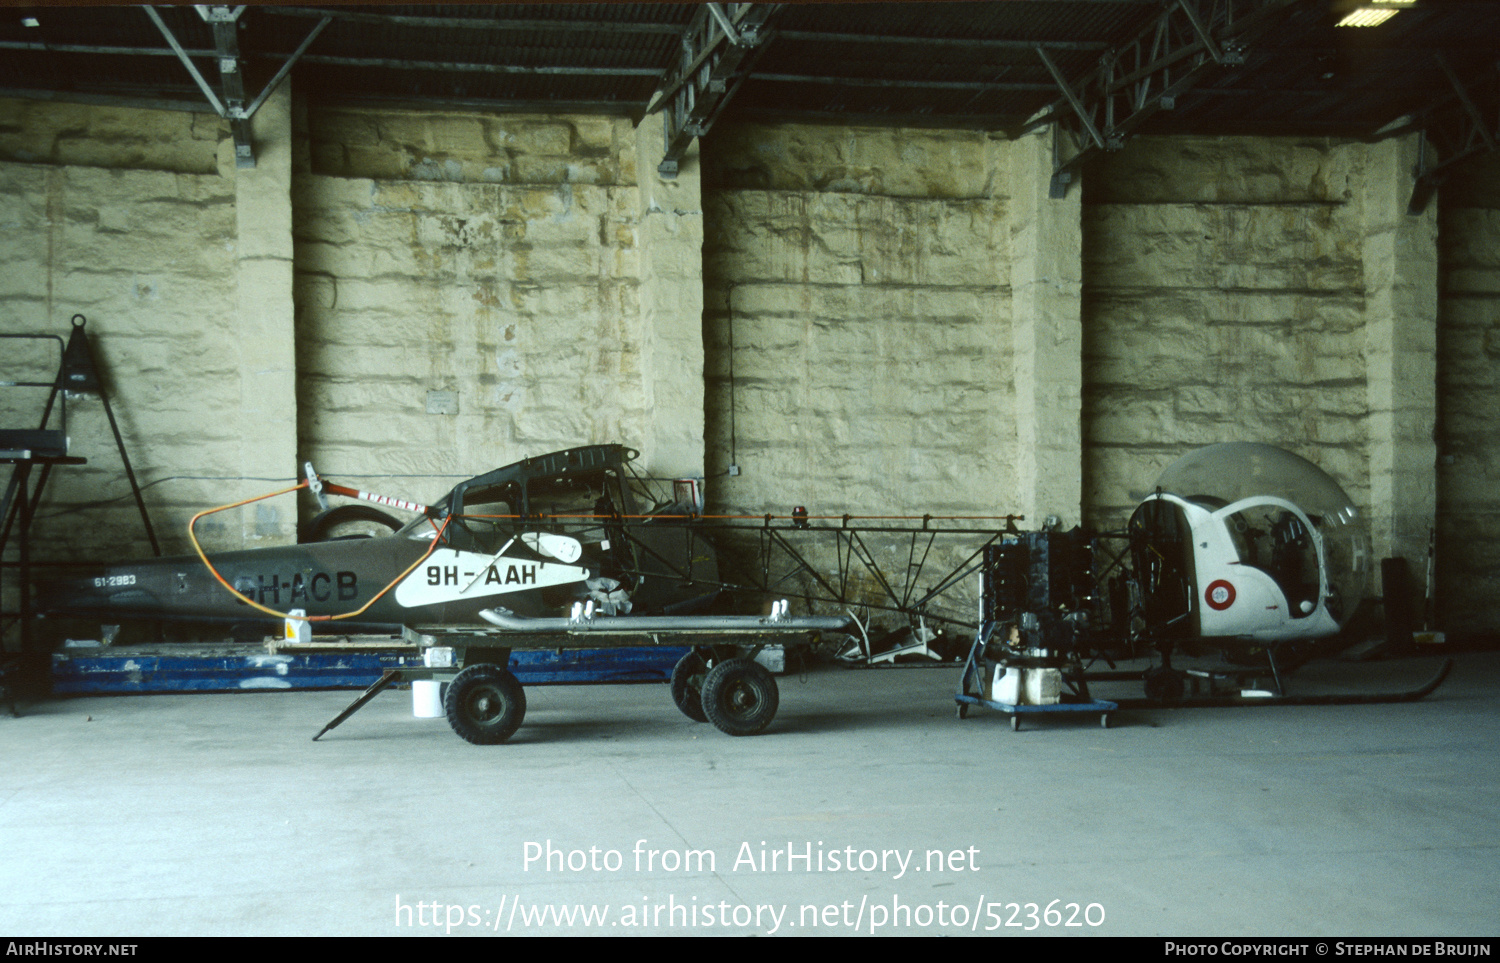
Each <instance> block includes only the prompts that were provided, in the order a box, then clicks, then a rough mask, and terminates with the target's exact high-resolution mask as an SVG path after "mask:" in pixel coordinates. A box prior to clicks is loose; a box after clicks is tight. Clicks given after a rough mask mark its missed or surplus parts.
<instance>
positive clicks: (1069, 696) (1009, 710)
mask: <svg viewBox="0 0 1500 963" xmlns="http://www.w3.org/2000/svg"><path fill="white" fill-rule="evenodd" d="M994 631H995V624H994V623H993V622H985V623H984V624H982V625H981V626H980V627H979V634H978V635H977V636H976V637H975V639H974V644H973V645H972V646H971V647H970V648H969V657H968V658H967V659H965V660H964V670H963V677H962V678H961V679H960V680H959V686H958V691H957V692H956V693H954V695H953V701H954V702H955V703H957V705H958V717H959V718H960V719H964V718H967V717H968V715H969V707H970V706H982V707H984V708H986V709H994V710H995V711H997V712H1003V713H1005V714H1006V715H1008V716H1010V728H1011V731H1012V732H1015V731H1017V730H1019V729H1020V728H1021V719H1022V718H1023V717H1024V716H1055V715H1069V714H1076V713H1080V712H1097V713H1099V727H1100V728H1102V729H1108V728H1109V714H1110V713H1111V712H1114V711H1115V710H1116V709H1118V708H1119V705H1118V704H1117V703H1114V702H1106V701H1104V700H1102V699H1094V698H1091V697H1090V696H1089V695H1088V686H1087V685H1086V684H1083V683H1081V682H1080V683H1079V691H1078V692H1064V693H1062V696H1061V701H1059V702H1056V703H1052V704H1050V705H1024V704H1017V703H1012V702H997V701H995V700H994V699H986V698H984V697H983V692H984V677H985V670H986V668H987V664H986V662H985V659H984V646H985V643H986V642H988V641H989V639H990V636H991V635H992V634H993V633H994ZM971 682H972V683H973V687H972V690H971V687H970V683H971Z"/></svg>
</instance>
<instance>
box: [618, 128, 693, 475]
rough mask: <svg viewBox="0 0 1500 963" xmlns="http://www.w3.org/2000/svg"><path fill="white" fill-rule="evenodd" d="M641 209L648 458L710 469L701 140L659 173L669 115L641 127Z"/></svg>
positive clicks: (668, 469) (675, 467) (664, 466)
mask: <svg viewBox="0 0 1500 963" xmlns="http://www.w3.org/2000/svg"><path fill="white" fill-rule="evenodd" d="M635 143H636V164H635V168H636V177H637V184H638V187H639V195H640V208H639V211H638V220H637V224H638V225H639V227H638V230H637V240H636V244H637V250H638V251H639V252H640V309H641V320H642V331H643V336H642V343H641V377H642V379H643V380H644V382H645V388H646V403H647V406H648V408H649V410H650V412H651V421H650V427H649V429H648V431H647V437H645V438H642V439H640V445H641V455H642V460H643V461H644V462H645V465H646V467H647V469H649V470H650V471H651V472H652V473H654V474H656V475H660V476H672V477H691V476H702V475H703V451H704V443H703V403H704V395H703V385H704V381H703V377H704V376H703V198H702V194H701V192H700V188H699V181H700V178H699V165H698V147H697V145H696V144H694V145H693V146H691V147H689V148H688V149H687V151H686V153H684V154H683V156H682V158H681V160H680V162H679V164H678V172H677V176H676V177H675V178H674V179H673V180H665V179H663V178H662V177H661V176H660V175H659V174H658V173H657V170H656V168H657V165H658V164H660V163H661V160H662V157H663V154H664V139H663V133H662V115H661V114H653V115H652V116H649V117H647V118H646V119H645V120H643V121H641V123H640V124H639V125H638V126H637V127H636V130H635Z"/></svg>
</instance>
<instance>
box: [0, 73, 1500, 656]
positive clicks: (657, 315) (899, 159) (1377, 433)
mask: <svg viewBox="0 0 1500 963" xmlns="http://www.w3.org/2000/svg"><path fill="white" fill-rule="evenodd" d="M262 110H263V113H262V114H261V115H258V117H257V124H258V125H260V126H259V127H258V130H257V139H258V144H259V146H260V148H261V149H260V151H259V153H258V162H259V163H258V166H257V168H256V169H255V170H254V171H253V172H246V171H242V170H237V169H236V168H235V167H234V165H233V159H232V156H231V150H230V141H229V138H228V131H227V128H226V127H224V126H223V125H221V124H220V123H219V122H218V121H217V120H215V119H213V118H211V117H207V116H205V115H198V114H186V113H183V114H175V113H174V114H165V113H158V112H150V111H123V110H120V109H113V108H99V107H83V106H76V105H51V104H49V105H36V104H28V103H23V102H14V101H0V223H3V224H5V225H6V227H7V231H6V232H5V234H4V235H3V237H0V330H3V331H6V332H14V331H34V332H38V333H57V334H60V335H66V333H67V320H68V318H69V317H71V315H72V314H74V313H83V314H85V315H87V316H88V317H89V331H90V332H91V333H92V334H93V335H94V339H95V346H96V351H97V352H98V356H99V360H100V363H101V366H102V367H103V369H104V372H105V376H106V378H107V380H108V382H109V385H110V388H111V391H112V397H113V398H114V400H115V405H116V411H117V413H118V414H119V416H120V421H121V428H122V430H123V431H124V434H125V439H126V443H127V445H128V446H129V450H130V452H131V455H132V458H133V460H134V462H135V465H136V468H137V471H138V473H139V474H140V475H141V478H142V480H143V481H144V482H145V483H146V484H147V486H148V487H147V500H148V504H149V505H150V506H151V508H152V512H153V518H154V519H155V520H156V521H157V524H158V530H159V531H160V532H162V534H163V541H164V543H165V547H166V549H167V550H168V551H169V552H176V551H182V550H183V549H184V548H185V542H184V539H183V535H182V527H183V524H184V523H185V521H186V518H187V516H188V515H189V514H191V512H193V511H197V510H201V509H202V508H206V507H209V506H211V505H215V504H220V503H223V502H227V501H230V500H233V499H237V498H240V497H244V496H246V495H250V494H255V493H259V492H263V491H266V490H268V489H269V488H272V487H275V486H276V485H277V484H278V483H281V482H286V481H290V480H291V478H292V477H293V475H294V474H295V472H296V471H297V466H298V464H299V463H300V461H301V460H302V459H304V458H310V459H311V460H313V461H314V463H315V464H316V465H317V466H318V467H319V469H320V470H321V471H322V472H324V473H325V474H327V475H329V476H330V477H334V478H336V479H340V480H345V481H351V482H354V483H356V484H359V485H361V486H362V487H366V488H371V489H375V490H380V491H388V492H389V493H391V494H396V495H405V496H409V497H413V498H417V499H431V498H434V497H437V496H438V495H440V494H441V493H442V492H443V491H444V490H446V488H447V487H449V485H450V484H451V483H452V481H453V480H454V479H455V478H457V477H461V476H467V475H469V474H472V473H474V472H477V471H480V470H483V469H486V468H490V467H493V466H494V465H496V464H499V463H503V462H507V461H510V460H513V459H515V458H519V457H522V456H524V455H526V454H531V453H539V452H543V451H547V450H551V449H554V448H559V447H565V446H568V445H575V444H583V443H590V442H598V441H620V442H623V443H625V444H630V445H633V446H635V447H637V448H639V449H641V451H642V452H643V456H644V457H643V462H644V467H645V468H646V469H647V470H648V471H651V472H653V473H656V474H660V475H669V476H681V475H695V474H707V475H708V476H709V478H708V485H707V493H708V499H709V508H710V511H713V512H716V513H746V514H755V515H759V514H761V513H764V512H768V511H770V512H776V513H786V512H788V511H790V509H791V508H792V507H793V506H794V505H805V506H807V507H808V508H809V509H810V511H811V512H812V513H813V514H815V515H817V514H831V515H842V514H844V513H846V512H847V513H850V514H854V515H891V514H914V515H921V514H924V513H931V514H934V515H943V514H953V515H986V514H996V515H998V514H1004V513H1008V512H1018V511H1019V512H1024V513H1025V514H1026V515H1027V522H1026V524H1027V525H1028V526H1034V525H1037V524H1040V522H1041V521H1042V519H1043V518H1045V517H1046V516H1047V515H1051V514H1055V515H1057V516H1059V518H1061V519H1062V520H1063V523H1064V524H1067V525H1071V524H1073V523H1074V522H1075V521H1084V522H1086V523H1092V524H1098V525H1105V526H1113V525H1118V524H1119V523H1120V522H1122V521H1123V520H1124V518H1125V516H1126V514H1127V513H1128V511H1129V509H1130V507H1131V506H1132V505H1133V503H1134V500H1135V498H1136V497H1137V496H1138V495H1140V494H1142V493H1144V491H1145V490H1146V489H1147V488H1148V486H1149V485H1150V484H1151V482H1152V481H1153V480H1154V479H1155V477H1156V475H1157V473H1158V472H1159V471H1160V470H1161V468H1163V467H1164V466H1165V465H1166V464H1168V463H1169V462H1170V461H1172V460H1173V459H1174V458H1176V457H1177V456H1178V455H1180V454H1182V453H1185V452H1186V451H1188V450H1190V449H1191V448H1193V447H1196V446H1197V445H1200V444H1207V443H1210V442H1215V441H1223V440H1236V439H1239V440H1259V441H1268V442H1272V443H1276V444H1281V445H1284V446H1287V447H1290V448H1292V449H1293V450H1295V451H1297V452H1299V453H1300V454H1302V455H1304V456H1306V457H1308V458H1310V459H1311V460H1313V461H1314V462H1316V463H1318V464H1319V465H1321V466H1323V467H1324V468H1325V469H1327V470H1328V471H1329V472H1330V473H1331V474H1332V475H1333V476H1334V477H1335V478H1336V479H1337V480H1338V481H1339V482H1340V483H1341V484H1342V485H1343V486H1344V487H1345V489H1346V490H1348V491H1349V492H1350V494H1351V495H1352V496H1353V497H1354V499H1355V501H1356V503H1358V504H1359V505H1360V507H1361V508H1362V509H1364V510H1366V512H1367V515H1368V517H1369V519H1370V524H1371V533H1372V536H1373V537H1374V538H1375V541H1376V543H1377V544H1376V550H1377V553H1378V555H1379V554H1386V553H1391V554H1401V555H1403V556H1404V557H1406V558H1407V559H1408V560H1409V561H1411V562H1412V563H1413V567H1414V571H1415V572H1416V574H1417V575H1418V577H1419V582H1420V579H1421V575H1422V570H1423V565H1422V563H1423V561H1424V556H1425V542H1426V532H1427V530H1428V528H1429V526H1431V525H1432V524H1436V525H1437V527H1438V529H1439V533H1440V542H1439V553H1438V559H1439V565H1438V578H1439V585H1438V594H1439V597H1440V599H1443V600H1444V601H1443V602H1442V603H1441V604H1442V609H1441V612H1442V614H1443V616H1444V617H1445V618H1452V619H1454V620H1455V624H1456V625H1460V624H1461V625H1462V626H1464V627H1467V628H1468V629H1473V630H1475V631H1479V630H1486V629H1487V630H1490V631H1493V630H1494V629H1495V628H1497V626H1496V625H1495V622H1496V621H1497V620H1500V614H1497V612H1500V610H1497V609H1496V608H1495V607H1494V606H1493V604H1491V602H1490V598H1491V597H1492V595H1493V593H1491V592H1489V591H1488V590H1489V588H1490V587H1491V585H1492V583H1493V581H1494V580H1495V579H1496V578H1497V576H1500V561H1496V560H1495V559H1494V558H1492V556H1494V555H1495V554H1496V552H1495V549H1494V547H1493V546H1494V545H1495V543H1496V542H1497V541H1500V528H1497V529H1496V530H1495V531H1491V529H1492V528H1496V526H1494V525H1492V524H1491V522H1492V519H1493V518H1495V517H1500V516H1497V514H1496V504H1495V502H1496V497H1495V496H1493V495H1491V494H1490V491H1489V489H1490V487H1492V486H1489V485H1488V480H1489V477H1490V475H1491V472H1490V470H1489V465H1490V462H1491V461H1493V460H1495V457H1496V456H1495V446H1494V445H1493V444H1492V443H1491V442H1490V441H1489V439H1488V435H1489V434H1490V433H1491V432H1490V425H1491V422H1492V421H1493V416H1492V415H1491V414H1490V412H1491V410H1492V409H1493V408H1494V405H1493V404H1492V403H1491V400H1492V399H1491V398H1490V395H1491V394H1492V393H1493V392H1492V391H1491V389H1492V387H1493V386H1492V385H1491V383H1490V382H1491V381H1492V380H1493V379H1491V378H1490V376H1489V375H1488V373H1487V368H1486V367H1485V359H1488V358H1489V356H1490V355H1491V354H1494V353H1495V351H1493V350H1491V349H1492V348H1494V345H1492V344H1491V343H1490V342H1491V341H1493V340H1495V338H1494V337H1493V331H1492V330H1491V329H1492V328H1494V326H1495V325H1494V321H1495V312H1496V300H1497V297H1500V294H1497V291H1500V285H1496V284H1494V283H1492V281H1493V276H1497V275H1500V262H1497V260H1496V258H1497V255H1496V253H1495V252H1496V251H1497V250H1500V230H1497V228H1496V219H1495V216H1494V215H1495V213H1496V211H1497V210H1500V200H1497V195H1500V188H1497V187H1496V186H1495V185H1496V184H1497V183H1500V176H1497V170H1496V165H1495V164H1494V162H1493V161H1491V162H1490V163H1489V164H1488V165H1487V166H1480V167H1477V168H1471V169H1469V170H1468V171H1467V172H1466V173H1465V174H1464V175H1463V176H1462V178H1455V179H1454V180H1453V181H1450V183H1449V184H1446V185H1445V186H1444V189H1443V191H1442V192H1441V194H1440V195H1439V198H1438V202H1437V204H1436V205H1434V210H1433V211H1432V212H1430V213H1429V215H1426V216H1423V217H1416V218H1414V217H1411V216H1409V215H1406V214H1405V213H1404V204H1405V200H1406V197H1407V196H1408V194H1409V174H1408V173H1407V171H1408V169H1409V166H1410V158H1409V157H1408V156H1407V154H1408V152H1409V150H1410V146H1411V145H1410V144H1409V143H1408V142H1404V141H1392V142H1385V143H1383V144H1375V145H1364V144H1352V143H1340V142H1332V141H1324V140H1293V141H1265V140H1253V139H1218V138H1198V139H1190V138H1189V139H1171V140H1158V139H1152V138H1138V139H1136V140H1133V141H1132V142H1130V144H1129V145H1127V147H1126V149H1125V150H1124V151H1121V152H1119V153H1116V154H1112V155H1107V156H1105V157H1103V158H1101V159H1100V160H1099V161H1098V162H1097V163H1095V164H1094V165H1093V166H1091V167H1090V168H1089V169H1087V170H1086V171H1085V172H1084V176H1083V178H1082V182H1083V186H1082V188H1081V190H1080V189H1079V188H1077V187H1075V189H1074V191H1073V192H1072V194H1071V195H1070V197H1069V198H1067V199H1064V200H1060V201H1057V200H1051V199H1048V198H1047V197H1046V176H1045V175H1046V172H1047V164H1048V155H1047V151H1046V147H1045V138H1028V139H1027V140H1024V141H1016V142H1009V141H1005V140H1003V139H998V138H995V137H991V136H987V135H984V134H980V133H974V132H964V131H931V130H920V131H919V130H885V129H848V128H835V127H827V128H818V127H807V126H796V125H759V124H746V125H722V124H721V125H719V126H718V127H717V128H716V129H715V131H714V132H713V133H712V135H711V136H710V137H708V138H706V139H705V142H704V144H703V145H702V147H701V162H700V161H699V159H698V158H697V157H696V156H694V155H693V154H690V155H689V157H688V158H687V160H686V163H684V165H683V170H682V173H681V174H680V175H679V177H678V178H677V179H676V180H675V181H663V180H661V179H660V178H658V177H656V175H655V165H656V161H657V159H658V156H659V152H660V140H661V137H660V128H659V126H655V125H658V124H659V120H658V119H650V118H648V120H647V121H646V122H644V123H643V124H642V125H640V126H639V127H632V126H631V125H630V124H629V122H627V121H625V120H620V119H610V118H599V117H584V116H556V117H544V116H526V117H499V116H488V115H477V114H454V113H438V112H430V113H415V112H401V111H361V110H333V109H315V110H309V111H303V112H300V113H299V112H298V111H296V110H294V108H293V102H292V100H291V98H290V96H288V95H285V94H284V93H279V94H278V95H277V96H276V97H273V98H272V99H271V100H270V101H268V102H267V104H266V106H265V107H264V108H262ZM700 176H701V180H700ZM1439 211H1441V217H1439V216H1438V212H1439ZM1439 317H1440V319H1441V320H1440V323H1439V320H1438V319H1439ZM28 350H30V349H28ZM44 354H45V352H44ZM1439 358H1440V359H1441V366H1439V364H1438V361H1439ZM36 363H37V361H36V359H35V358H34V357H30V356H27V355H25V354H24V353H22V352H19V351H18V352H7V353H6V354H5V355H4V356H3V357H0V378H4V377H15V374H14V373H13V372H14V371H15V370H17V369H19V368H22V367H25V366H26V365H27V364H33V365H34V364H36ZM41 364H42V367H43V368H44V369H45V368H46V367H47V366H48V365H50V364H51V362H50V361H43V362H41ZM1437 372H1441V373H1440V374H1438V373H1437ZM44 374H45V375H46V376H50V372H45V371H44ZM0 405H10V406H12V407H11V408H8V409H6V410H5V412H4V413H5V416H6V418H7V419H8V420H15V419H19V420H20V421H21V422H22V423H24V422H25V421H27V420H29V417H23V416H22V414H21V413H19V412H18V411H17V410H16V406H17V405H19V406H20V407H24V404H22V403H20V402H17V401H15V400H14V399H12V400H9V401H7V400H5V395H4V394H3V393H0ZM70 417H71V428H72V434H73V437H74V448H75V451H77V452H78V453H80V454H84V455H85V456H86V457H88V458H89V459H90V464H89V465H88V466H87V467H86V468H84V469H76V470H72V471H70V472H61V473H58V474H57V475H56V476H55V477H54V484H53V487H52V489H51V496H50V497H49V499H48V503H47V505H46V506H44V510H43V513H42V514H43V518H42V520H41V522H40V523H39V526H40V527H39V532H40V533H41V535H42V536H43V537H42V538H41V540H40V542H39V545H40V546H41V547H42V551H43V554H44V556H47V557H53V558H98V557H123V556H129V555H138V554H144V552H145V548H144V546H145V540H144V538H143V535H142V533H141V529H140V523H139V520H138V519H137V518H136V516H135V512H134V506H133V505H132V504H131V502H130V500H129V499H128V494H127V493H128V489H127V488H126V486H125V482H124V478H123V474H122V473H121V472H120V470H119V468H118V464H117V458H116V457H115V455H114V450H113V443H112V440H111V439H110V438H109V436H108V433H107V426H106V425H105V423H104V419H103V417H102V411H101V410H100V409H99V405H98V402H97V400H96V399H91V398H87V397H83V398H79V399H76V400H75V401H74V402H73V403H72V404H71V405H70ZM1434 423H1435V424H1436V429H1437V430H1436V438H1437V447H1436V448H1434V447H1433V437H1434V431H1433V425H1434ZM1439 454H1441V456H1442V461H1441V464H1440V465H1439V466H1438V468H1437V470H1436V471H1434V468H1433V463H1434V461H1437V460H1438V455H1439ZM731 465H734V466H736V467H737V468H738V469H739V474H738V475H736V476H730V475H729V474H728V470H729V467H730V466H731ZM101 498H102V499H104V500H105V501H106V504H105V505H103V506H102V507H98V508H85V507H84V506H85V503H93V502H96V501H98V500H99V499H101ZM309 508H310V503H308V502H306V501H304V503H303V504H301V505H300V506H298V505H296V504H294V503H293V502H292V500H291V499H290V498H284V499H282V500H281V501H280V502H277V503H274V504H272V505H267V506H262V507H261V508H260V509H258V510H254V511H245V512H241V513H240V514H239V515H238V516H237V517H230V516H221V517H222V518H224V519H225V520H223V521H217V520H214V519H210V520H209V521H208V523H207V524H206V525H205V526H203V527H204V530H205V535H206V536H207V538H208V542H209V544H210V546H211V547H214V548H230V547H242V546H248V545H257V544H271V543H275V542H278V541H281V542H284V541H287V540H290V538H291V537H292V533H293V529H294V523H295V522H296V520H297V516H298V515H299V513H300V514H301V515H302V516H304V517H305V516H306V515H307V514H308V512H309ZM1434 519H1435V520H1436V521H1435V522H1434ZM897 541H899V540H897ZM877 551H879V552H881V553H883V557H885V558H886V559H887V560H888V561H889V562H890V563H891V564H893V565H898V566H899V565H900V564H901V560H900V557H901V556H904V554H905V553H906V551H907V546H906V545H905V544H904V543H902V544H897V543H896V542H892V543H891V544H889V545H881V546H879V547H878V548H877ZM940 554H941V553H940ZM938 561H939V562H941V561H942V559H938ZM866 588H868V589H869V590H870V591H871V593H875V592H877V588H876V587H875V586H874V585H870V586H866Z"/></svg>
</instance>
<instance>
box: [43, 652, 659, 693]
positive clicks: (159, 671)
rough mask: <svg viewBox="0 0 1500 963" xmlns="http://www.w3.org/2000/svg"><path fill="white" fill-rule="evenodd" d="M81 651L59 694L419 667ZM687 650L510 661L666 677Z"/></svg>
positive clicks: (327, 656) (295, 657) (593, 673)
mask: <svg viewBox="0 0 1500 963" xmlns="http://www.w3.org/2000/svg"><path fill="white" fill-rule="evenodd" d="M106 652H107V650H99V649H95V650H82V651H67V652H59V653H57V654H55V655H53V656H52V691H53V692H54V693H57V694H60V695H103V694H118V693H129V692H235V691H254V690H278V689H364V688H367V687H369V686H370V685H372V684H373V683H374V682H375V681H376V680H377V679H379V678H380V675H381V673H382V672H384V671H385V670H386V669H396V668H401V667H403V666H420V665H421V664H422V658H421V656H420V655H417V654H414V653H389V652H388V653H379V652H357V653H356V652H309V653H306V654H300V655H299V654H290V653H285V652H283V653H280V654H276V655H271V654H267V653H266V652H264V651H259V650H257V651H246V652H244V653H237V652H223V653H214V654H202V653H198V654H191V655H172V654H163V653H162V652H161V650H160V648H158V649H156V650H154V651H151V652H149V653H146V652H142V653H138V654H132V655H124V654H117V653H115V652H107V654H106ZM685 652H687V649H686V648H681V647H676V646H673V647H655V646H652V647H644V648H623V649H565V650H563V651H562V652H557V651H554V650H551V649H547V650H527V651H523V652H513V653H512V654H511V658H510V668H511V671H513V672H514V673H515V674H516V678H517V679H519V680H520V681H521V684H522V685H549V684H551V685H556V684H562V683H601V682H665V681H667V680H668V679H670V678H671V675H672V667H673V666H674V665H676V664H677V660H678V659H680V658H681V657H682V655H683V654H684V653H685Z"/></svg>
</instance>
